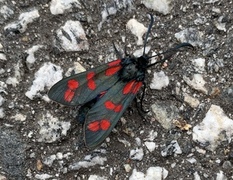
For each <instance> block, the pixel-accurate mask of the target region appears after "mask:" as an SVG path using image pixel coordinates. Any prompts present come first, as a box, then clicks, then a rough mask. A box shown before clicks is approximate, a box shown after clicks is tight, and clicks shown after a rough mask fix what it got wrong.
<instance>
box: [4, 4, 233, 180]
mask: <svg viewBox="0 0 233 180" xmlns="http://www.w3.org/2000/svg"><path fill="white" fill-rule="evenodd" d="M209 2H210V3H207V2H205V3H203V1H199V0H197V1H181V0H177V1H173V2H172V4H171V7H172V9H171V11H170V13H169V14H167V15H163V14H161V13H159V12H155V11H152V10H149V9H147V8H146V7H145V6H144V5H143V4H141V3H140V2H139V1H135V2H134V3H133V8H131V9H129V8H121V9H118V11H117V13H116V14H114V15H111V16H109V17H108V18H107V21H106V22H104V23H103V25H102V28H101V30H100V31H98V24H99V23H100V22H101V20H102V17H101V11H103V9H104V6H103V5H104V3H106V4H107V5H108V6H112V4H114V2H111V1H106V2H105V1H88V2H85V1H83V3H82V8H77V7H73V8H72V10H70V12H66V13H64V14H61V15H52V14H51V13H50V10H49V5H50V4H49V3H50V1H30V0H28V1H27V0H25V1H20V2H15V4H14V3H13V1H8V0H6V1H3V2H2V1H0V4H5V5H7V6H8V7H10V8H11V9H13V10H14V13H13V14H12V15H11V16H10V17H9V18H7V19H3V20H2V21H0V23H1V29H0V42H1V44H2V46H3V49H2V51H3V52H4V54H5V55H6V57H7V60H1V62H0V66H1V68H2V69H4V70H5V72H4V73H1V74H0V79H1V81H2V82H6V81H7V79H8V78H9V77H12V76H17V75H16V74H15V67H16V66H18V69H19V72H20V77H21V78H20V80H19V84H16V85H15V86H13V85H11V84H8V85H7V87H6V88H3V87H2V89H4V91H5V92H6V93H4V91H1V92H0V93H1V95H2V97H3V98H4V99H5V102H4V103H3V105H2V106H1V107H2V108H3V109H4V114H5V115H4V117H3V118H2V119H1V120H0V126H1V128H0V130H1V132H0V135H1V136H0V140H1V143H0V152H1V154H0V174H1V175H2V176H5V177H6V178H7V179H36V175H37V174H49V175H51V177H50V178H51V179H88V178H89V177H90V175H98V176H102V177H107V178H108V179H128V178H129V177H130V176H131V174H132V170H130V171H129V172H127V170H126V169H125V164H129V165H130V167H131V168H132V169H137V170H138V171H141V172H143V173H146V170H147V169H148V168H149V167H152V166H160V167H163V168H165V169H166V170H167V171H168V176H167V178H166V179H168V180H170V179H186V180H187V179H195V176H196V175H195V173H196V172H197V173H198V174H199V176H200V178H201V179H216V176H217V173H219V172H220V171H222V172H223V174H224V175H225V177H228V179H231V178H232V176H233V171H232V165H231V163H232V161H233V151H232V148H233V145H232V143H231V142H228V141H221V143H220V144H219V146H218V147H217V148H216V149H215V151H209V150H207V149H206V148H205V145H203V144H199V143H197V142H194V141H193V139H192V128H191V129H190V130H189V131H183V130H181V129H180V128H177V127H175V126H173V127H172V128H170V129H164V128H163V127H162V125H161V124H160V123H158V122H157V120H156V119H155V118H154V115H153V112H152V111H150V112H149V113H147V114H144V119H143V118H142V117H141V116H140V115H139V113H138V111H137V108H136V105H135V103H132V105H131V106H130V108H128V110H127V111H126V112H125V113H124V115H123V119H121V121H119V123H118V124H117V126H116V129H115V130H114V131H113V132H112V133H111V134H110V136H109V139H108V141H107V142H105V144H104V145H102V146H101V147H100V148H99V151H97V150H89V149H87V148H85V147H82V146H81V147H80V144H79V143H80V139H81V137H82V125H80V124H79V123H78V122H77V120H76V119H75V117H76V115H77V110H78V107H66V106H61V105H59V104H57V103H55V102H51V101H50V102H46V101H44V100H43V99H41V98H40V97H37V98H34V99H33V100H30V99H29V98H27V97H26V96H25V93H26V92H27V91H28V89H29V88H30V87H31V85H32V82H33V80H34V78H35V72H37V71H38V69H39V68H40V67H41V66H42V65H43V64H44V63H45V62H52V63H54V64H55V65H59V66H60V67H62V69H63V70H64V73H65V72H66V71H67V70H68V69H69V68H70V67H72V66H73V63H74V62H76V61H77V58H78V57H79V59H80V60H79V63H80V64H81V65H82V66H83V67H85V68H86V69H89V68H91V67H94V66H97V65H100V64H103V63H106V62H108V61H109V60H111V59H114V58H116V56H115V55H114V48H113V44H112V42H114V43H115V44H116V45H117V47H119V48H120V49H121V50H124V46H125V44H126V45H127V52H128V53H130V54H132V53H133V52H134V51H135V50H137V49H140V48H141V47H142V46H137V45H136V41H137V39H136V37H135V36H134V35H132V33H131V32H130V31H129V30H126V23H127V22H128V21H129V20H130V19H131V18H133V17H134V18H135V19H137V21H139V22H140V23H142V24H143V25H144V26H145V27H147V26H148V24H149V22H150V19H149V17H148V16H147V14H148V13H151V14H152V15H153V16H154V18H155V23H154V25H153V28H152V33H151V35H150V39H149V41H148V44H149V45H150V46H151V50H152V51H156V52H162V51H165V50H167V49H168V48H170V47H172V46H174V45H175V44H178V43H180V42H179V41H178V40H177V39H176V38H175V33H177V32H180V31H182V30H184V29H187V28H195V29H196V30H197V31H199V32H202V33H203V35H202V38H201V39H200V42H201V44H199V45H195V48H194V49H193V50H192V49H187V50H183V51H182V52H179V53H177V54H176V55H174V56H173V57H172V60H171V62H169V64H168V67H167V68H166V69H163V71H164V72H165V73H166V75H167V76H168V77H169V79H170V83H169V85H168V87H166V88H163V90H152V89H150V88H149V84H150V83H151V79H152V76H153V72H156V71H160V70H161V67H160V66H156V67H152V68H151V69H150V72H149V74H148V76H147V78H146V80H145V82H146V83H147V84H148V88H147V90H146V94H145V98H144V101H143V105H144V107H145V109H151V108H150V107H151V105H152V104H154V103H156V102H159V103H161V104H162V105H163V106H165V107H170V105H171V104H172V105H174V106H176V107H177V108H178V111H179V112H178V113H179V115H180V117H182V119H184V120H186V122H187V123H188V124H190V125H192V127H194V126H195V125H196V124H198V123H200V122H201V121H202V120H203V118H204V117H205V115H206V113H207V111H208V109H209V107H210V106H211V105H212V104H215V105H218V106H220V107H221V108H222V109H223V110H224V112H225V114H226V115H227V116H228V117H229V118H231V119H232V118H233V114H232V109H233V95H232V93H228V92H229V91H230V90H232V84H233V73H232V72H233V61H232V57H233V54H232V47H233V45H232V44H233V13H232V9H233V3H232V2H231V1H230V0H224V1H221V0H220V1H218V0H216V1H213V2H212V3H211V1H209ZM32 8H37V9H38V11H39V14H40V17H39V18H38V19H37V20H35V21H34V22H32V23H30V25H28V27H27V29H26V31H25V32H23V33H18V32H16V33H13V34H12V33H8V32H6V31H5V30H4V27H5V26H6V25H7V24H9V23H10V22H13V21H16V20H17V19H18V17H19V15H20V14H21V13H22V12H26V11H28V10H30V9H32ZM216 9H217V10H216ZM221 16H222V19H221V23H225V28H226V31H224V30H220V29H218V28H217V26H216V22H219V21H220V20H219V18H220V17H221ZM2 18H3V17H2ZM198 18H199V19H205V20H204V22H203V23H197V22H196V21H195V20H196V19H198ZM67 20H79V21H80V22H81V24H82V26H83V29H84V30H85V33H86V36H87V39H88V42H89V44H90V46H89V50H87V51H81V52H60V51H58V50H57V49H56V48H55V47H54V45H53V40H54V33H55V31H56V30H57V29H58V28H59V27H60V26H61V25H63V24H64V23H65V22H66V21H67ZM122 37H126V40H125V41H126V42H125V43H124V42H123V41H122ZM38 44H40V45H43V47H42V48H40V49H39V50H38V51H36V53H35V58H36V61H35V63H34V64H33V66H32V68H31V69H29V68H28V66H27V65H26V57H27V54H26V53H25V51H26V50H27V49H29V48H31V47H32V46H33V45H38ZM195 58H204V59H205V64H206V66H205V74H204V75H203V77H204V79H205V81H206V82H207V83H206V85H205V87H206V88H207V90H208V92H207V94H205V93H203V92H200V91H197V90H195V89H194V88H191V87H190V86H188V85H187V83H185V81H184V80H183V76H187V77H191V76H192V72H194V71H195V70H193V69H192V68H191V66H190V64H191V60H192V59H195ZM219 59H221V60H222V63H223V66H218V67H219V69H217V70H216V69H214V67H215V66H214V65H213V64H218V62H219ZM211 63H212V64H211ZM64 73H63V74H64ZM177 84H180V87H182V89H185V90H186V92H188V93H189V94H190V95H194V97H196V98H197V99H198V100H199V101H200V104H202V106H201V107H200V106H198V107H195V108H192V107H191V106H190V105H189V104H187V103H185V102H184V101H183V97H182V94H176V93H175V88H176V87H177ZM47 91H48V88H47V89H46V90H45V91H44V92H40V93H42V94H46V93H47ZM214 92H216V93H214ZM47 111H49V112H50V113H51V114H52V116H53V117H57V118H59V120H61V121H66V122H70V123H71V127H70V129H69V130H68V134H67V135H65V136H62V137H61V138H59V139H58V140H57V141H55V142H51V143H47V142H44V141H42V142H38V134H39V128H38V121H39V120H40V119H41V118H42V116H43V115H45V114H46V113H47ZM18 113H20V114H23V115H25V116H26V119H25V120H16V119H17V118H14V116H15V115H16V114H18ZM124 120H125V121H124ZM151 130H154V131H155V132H157V137H156V138H155V139H154V140H153V142H155V144H156V148H155V150H154V151H153V152H149V151H148V150H147V148H146V146H145V145H144V143H142V144H141V145H140V144H139V145H138V144H137V143H136V141H135V138H140V139H141V140H142V141H143V140H144V139H145V138H146V137H147V135H148V133H149V132H150V131H151ZM119 139H124V140H126V141H127V142H129V143H130V145H127V144H124V143H122V142H120V141H119ZM172 140H177V142H178V143H179V146H180V148H181V150H182V153H181V154H175V153H171V154H169V155H167V156H166V157H163V156H162V155H161V151H162V150H163V149H164V146H166V145H168V144H170V142H171V141H172ZM136 147H141V148H142V149H143V150H144V156H143V158H142V160H140V161H139V160H132V159H131V158H130V157H129V153H130V150H132V149H135V148H136ZM200 149H201V150H203V151H204V153H200V152H202V151H200ZM102 151H105V153H103V154H102ZM58 152H60V153H62V154H63V158H61V159H59V157H56V158H55V160H54V162H53V163H52V164H51V166H48V165H46V164H45V163H44V161H45V159H46V157H48V156H50V155H54V154H55V155H57V153H58ZM67 153H70V155H69V158H64V154H67ZM89 154H92V155H93V154H94V155H93V156H97V155H100V156H102V157H105V158H106V161H105V162H104V163H103V165H98V164H97V165H95V166H91V167H88V168H80V169H78V170H71V169H70V166H71V165H72V164H74V162H78V161H82V160H83V158H84V157H85V156H86V155H89ZM189 157H193V158H194V159H195V160H196V162H195V163H190V162H189V161H188V160H187V159H189ZM37 177H38V176H37ZM37 179H39V178H37Z"/></svg>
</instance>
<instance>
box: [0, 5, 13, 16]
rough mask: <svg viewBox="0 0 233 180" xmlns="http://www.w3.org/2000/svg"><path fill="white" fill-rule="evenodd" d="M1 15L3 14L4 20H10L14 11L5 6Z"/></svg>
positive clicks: (1, 9) (0, 10)
mask: <svg viewBox="0 0 233 180" xmlns="http://www.w3.org/2000/svg"><path fill="white" fill-rule="evenodd" d="M0 14H2V16H3V17H4V19H8V18H9V17H11V15H13V14H14V11H13V10H12V9H10V8H9V7H7V6H6V5H3V6H2V7H1V8H0Z"/></svg>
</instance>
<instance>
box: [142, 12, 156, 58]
mask: <svg viewBox="0 0 233 180" xmlns="http://www.w3.org/2000/svg"><path fill="white" fill-rule="evenodd" d="M149 15H150V24H149V26H148V31H147V33H146V38H145V39H144V49H143V56H144V55H145V51H146V43H147V39H148V36H149V34H150V32H151V28H152V26H153V23H154V18H153V16H152V14H149Z"/></svg>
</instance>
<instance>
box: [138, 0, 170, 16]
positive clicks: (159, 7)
mask: <svg viewBox="0 0 233 180" xmlns="http://www.w3.org/2000/svg"><path fill="white" fill-rule="evenodd" d="M170 2H171V0H156V1H153V0H143V1H142V3H143V4H144V5H145V6H146V7H147V8H148V9H153V10H154V11H158V12H160V13H162V14H164V15H166V14H168V13H170V11H171V7H170Z"/></svg>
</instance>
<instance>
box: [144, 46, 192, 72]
mask: <svg viewBox="0 0 233 180" xmlns="http://www.w3.org/2000/svg"><path fill="white" fill-rule="evenodd" d="M182 47H191V48H193V49H194V47H193V46H192V45H191V44H190V43H181V44H179V45H177V46H175V47H173V48H171V49H168V50H166V51H164V52H162V53H158V54H156V55H154V56H150V57H149V58H148V59H150V58H152V57H156V56H160V55H163V54H168V55H167V56H165V57H164V58H163V59H161V60H160V61H157V62H155V63H152V64H149V65H148V66H147V68H149V67H151V66H154V65H155V64H158V63H164V61H166V60H167V59H169V58H170V57H171V56H172V55H173V54H174V53H176V52H177V51H178V50H179V49H180V48H182ZM169 53H170V54H169Z"/></svg>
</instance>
